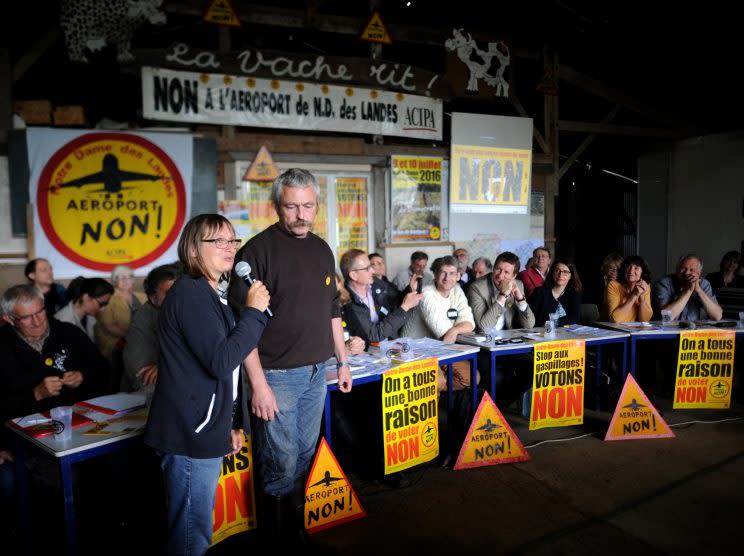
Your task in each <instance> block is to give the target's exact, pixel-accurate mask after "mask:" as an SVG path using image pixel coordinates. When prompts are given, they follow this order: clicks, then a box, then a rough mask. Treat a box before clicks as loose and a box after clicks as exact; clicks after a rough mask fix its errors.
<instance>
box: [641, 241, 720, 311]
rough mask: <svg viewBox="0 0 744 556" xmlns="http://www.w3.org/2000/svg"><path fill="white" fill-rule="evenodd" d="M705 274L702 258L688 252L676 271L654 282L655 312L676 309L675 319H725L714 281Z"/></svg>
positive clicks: (653, 298) (653, 301)
mask: <svg viewBox="0 0 744 556" xmlns="http://www.w3.org/2000/svg"><path fill="white" fill-rule="evenodd" d="M702 273H703V261H702V259H701V258H700V257H698V256H697V255H693V254H689V255H684V256H683V257H682V258H681V259H680V260H679V262H678V263H677V272H676V274H669V275H667V276H664V277H663V278H661V279H660V280H659V281H657V282H655V283H654V286H653V292H652V303H653V308H654V314H655V315H657V316H658V315H660V314H661V311H662V310H664V309H668V310H670V311H671V312H672V320H706V319H711V320H721V317H722V316H723V309H721V306H720V305H718V302H717V301H716V296H715V295H713V290H712V288H711V286H710V282H708V280H706V279H705V278H702V277H701V276H702Z"/></svg>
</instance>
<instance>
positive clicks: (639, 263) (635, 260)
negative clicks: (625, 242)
mask: <svg viewBox="0 0 744 556" xmlns="http://www.w3.org/2000/svg"><path fill="white" fill-rule="evenodd" d="M650 283H651V271H650V270H649V268H648V264H646V261H645V260H644V259H643V257H640V256H638V255H631V256H630V257H627V258H626V259H625V260H624V261H623V262H622V264H621V265H620V270H619V278H618V279H617V280H612V281H610V282H609V283H608V284H607V293H606V294H605V296H604V298H605V302H604V305H603V306H602V314H601V316H600V318H601V319H602V320H604V321H610V322H642V321H649V320H651V318H652V316H653V309H652V308H651V286H650V285H649V284H650Z"/></svg>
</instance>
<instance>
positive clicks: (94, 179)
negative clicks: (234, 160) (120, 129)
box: [36, 133, 186, 271]
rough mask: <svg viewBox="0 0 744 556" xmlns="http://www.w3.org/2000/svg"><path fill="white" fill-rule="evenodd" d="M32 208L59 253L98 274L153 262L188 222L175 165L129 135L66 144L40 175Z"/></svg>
mask: <svg viewBox="0 0 744 556" xmlns="http://www.w3.org/2000/svg"><path fill="white" fill-rule="evenodd" d="M36 203H37V208H38V214H39V221H40V223H41V226H42V228H43V229H44V232H45V233H46V235H47V237H48V238H49V241H50V242H51V243H52V245H53V246H54V247H55V248H56V249H57V251H59V252H60V253H61V254H63V255H64V256H65V257H67V258H68V259H70V260H71V261H73V262H75V263H77V264H79V265H81V266H84V267H87V268H90V269H92V270H99V271H110V270H112V269H113V268H114V267H115V266H116V265H118V264H127V265H129V266H132V267H134V268H138V267H140V266H144V265H146V264H148V263H150V262H152V261H154V260H156V259H157V258H158V257H160V256H161V255H162V254H163V253H165V252H166V251H167V250H168V248H169V247H170V246H171V245H172V244H173V243H174V242H175V241H176V240H177V239H178V234H179V233H180V231H181V227H182V226H183V222H184V219H185V217H186V189H185V187H184V183H183V178H182V177H181V174H180V172H179V171H178V168H177V167H176V164H175V163H174V162H173V160H172V159H171V158H170V157H169V156H168V155H167V154H166V153H165V152H164V151H163V150H162V149H161V148H160V147H158V146H157V145H155V144H154V143H152V142H150V141H148V140H147V139H145V138H143V137H140V136H137V135H132V134H128V133H87V134H84V135H81V136H79V137H77V138H76V139H74V140H72V141H70V142H68V143H67V144H65V145H64V146H63V147H62V148H60V149H59V150H58V151H57V152H56V153H54V155H53V156H52V157H51V158H50V159H49V161H48V162H47V163H46V165H45V166H44V168H43V170H42V172H41V176H40V178H39V184H38V188H37V197H36Z"/></svg>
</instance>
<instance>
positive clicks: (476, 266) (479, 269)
mask: <svg viewBox="0 0 744 556" xmlns="http://www.w3.org/2000/svg"><path fill="white" fill-rule="evenodd" d="M491 270H493V264H491V261H490V260H489V259H488V258H487V257H478V258H477V259H475V260H474V261H473V280H477V279H478V278H480V277H481V276H485V275H486V274H490V273H491Z"/></svg>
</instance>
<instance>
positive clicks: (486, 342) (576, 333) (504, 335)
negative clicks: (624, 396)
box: [457, 325, 630, 409]
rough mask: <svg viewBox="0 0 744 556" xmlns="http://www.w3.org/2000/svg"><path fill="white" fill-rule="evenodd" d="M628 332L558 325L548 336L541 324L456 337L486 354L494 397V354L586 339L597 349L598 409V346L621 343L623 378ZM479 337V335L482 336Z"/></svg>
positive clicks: (494, 396) (597, 402) (600, 349)
mask: <svg viewBox="0 0 744 556" xmlns="http://www.w3.org/2000/svg"><path fill="white" fill-rule="evenodd" d="M629 336H630V334H629V333H628V332H624V331H618V330H609V329H603V328H596V327H593V326H581V325H570V326H565V327H561V328H558V329H557V330H556V331H555V334H554V335H552V336H546V335H545V329H544V328H543V327H535V328H517V329H512V330H499V331H498V332H497V333H495V334H494V335H493V336H491V337H489V335H486V334H469V335H461V336H458V338H457V341H458V342H459V343H462V344H467V345H472V346H477V347H478V348H479V349H481V350H483V351H486V352H488V353H489V355H490V360H491V367H490V373H491V374H490V376H491V388H490V394H491V398H492V399H494V400H495V399H496V369H497V365H496V358H497V357H499V356H503V355H519V354H524V353H532V351H533V347H534V346H535V344H538V343H542V342H552V341H557V340H576V339H581V340H585V341H586V345H587V346H590V347H594V348H596V352H597V376H596V385H597V388H596V395H595V400H594V403H595V408H596V409H599V382H600V376H601V372H602V346H603V345H606V344H622V346H623V378H624V377H625V375H624V373H625V367H626V365H627V338H628V337H629ZM484 337H485V339H483V340H481V339H480V338H484ZM506 342H508V343H506Z"/></svg>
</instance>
